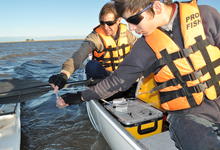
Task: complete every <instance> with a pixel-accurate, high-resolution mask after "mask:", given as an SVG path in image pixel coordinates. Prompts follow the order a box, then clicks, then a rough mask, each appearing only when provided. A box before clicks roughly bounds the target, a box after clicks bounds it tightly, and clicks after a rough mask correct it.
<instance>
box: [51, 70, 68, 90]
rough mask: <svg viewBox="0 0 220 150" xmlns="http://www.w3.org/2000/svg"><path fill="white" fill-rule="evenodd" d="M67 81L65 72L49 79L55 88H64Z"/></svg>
mask: <svg viewBox="0 0 220 150" xmlns="http://www.w3.org/2000/svg"><path fill="white" fill-rule="evenodd" d="M66 81H67V75H66V74H64V73H60V74H56V75H52V76H51V77H50V78H49V80H48V82H49V83H50V84H51V86H52V87H53V88H55V87H56V86H58V89H62V88H63V87H64V86H65V84H66Z"/></svg>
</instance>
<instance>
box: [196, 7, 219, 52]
mask: <svg viewBox="0 0 220 150" xmlns="http://www.w3.org/2000/svg"><path fill="white" fill-rule="evenodd" d="M199 8H200V13H201V18H202V22H203V26H204V30H205V33H206V36H207V38H208V40H209V42H211V44H212V45H215V46H217V47H219V48H220V14H219V12H218V11H217V10H216V9H215V8H213V7H210V6H207V5H201V6H199Z"/></svg>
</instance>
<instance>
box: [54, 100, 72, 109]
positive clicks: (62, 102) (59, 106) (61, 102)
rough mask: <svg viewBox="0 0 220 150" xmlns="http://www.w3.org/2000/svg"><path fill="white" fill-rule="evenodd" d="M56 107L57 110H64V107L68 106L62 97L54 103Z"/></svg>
mask: <svg viewBox="0 0 220 150" xmlns="http://www.w3.org/2000/svg"><path fill="white" fill-rule="evenodd" d="M56 106H57V107H58V108H64V107H66V106H69V104H67V103H65V101H64V100H63V99H62V97H59V98H58V99H57V101H56Z"/></svg>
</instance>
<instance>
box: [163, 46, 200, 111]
mask: <svg viewBox="0 0 220 150" xmlns="http://www.w3.org/2000/svg"><path fill="white" fill-rule="evenodd" d="M160 53H161V55H162V57H163V58H164V59H165V61H166V64H167V66H168V67H169V68H170V71H171V72H172V73H173V75H174V76H175V78H176V79H177V80H176V81H177V82H178V84H180V85H181V86H182V93H184V96H186V97H187V100H188V103H189V105H190V106H191V107H194V106H196V105H197V104H196V102H195V99H194V97H193V96H192V93H191V92H190V91H189V87H187V84H186V82H185V81H184V80H183V78H182V76H181V74H180V72H179V70H178V69H177V67H176V66H175V64H174V62H173V60H172V58H171V56H170V54H168V52H167V50H166V49H164V50H162V51H160ZM162 99H163V98H161V100H162Z"/></svg>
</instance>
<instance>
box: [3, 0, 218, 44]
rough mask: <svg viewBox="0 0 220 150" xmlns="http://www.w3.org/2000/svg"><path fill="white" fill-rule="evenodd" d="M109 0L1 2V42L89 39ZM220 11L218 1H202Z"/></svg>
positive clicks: (21, 0) (201, 2)
mask: <svg viewBox="0 0 220 150" xmlns="http://www.w3.org/2000/svg"><path fill="white" fill-rule="evenodd" d="M108 1H109V0H1V5H0V18H1V27H0V41H19V40H25V39H26V38H34V39H42V40H46V39H62V38H74V37H85V36H86V35H87V34H89V33H90V32H91V31H92V29H93V28H94V27H95V26H96V25H97V24H98V14H99V11H100V9H101V7H102V6H103V5H104V4H105V3H106V2H108ZM199 3H200V4H208V5H211V6H213V7H215V8H216V9H218V10H219V11H220V5H219V3H218V0H199Z"/></svg>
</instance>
